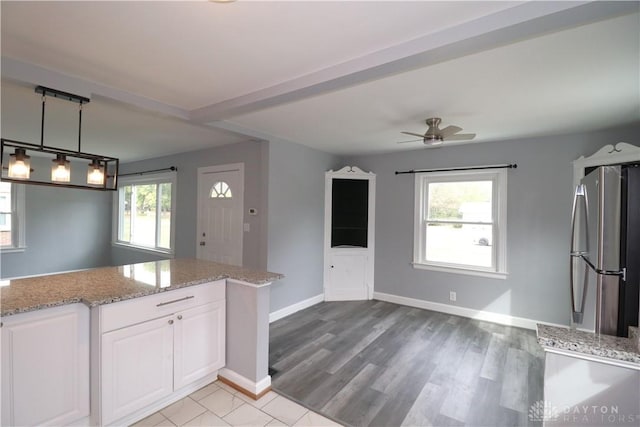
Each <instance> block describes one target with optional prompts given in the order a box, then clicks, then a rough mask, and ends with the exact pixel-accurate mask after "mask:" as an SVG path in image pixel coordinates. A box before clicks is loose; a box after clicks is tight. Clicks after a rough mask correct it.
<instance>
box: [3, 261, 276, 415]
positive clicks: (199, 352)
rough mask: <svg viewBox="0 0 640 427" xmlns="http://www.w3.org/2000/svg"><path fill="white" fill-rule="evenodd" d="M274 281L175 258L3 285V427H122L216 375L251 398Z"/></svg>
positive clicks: (264, 380) (258, 383) (259, 384)
mask: <svg viewBox="0 0 640 427" xmlns="http://www.w3.org/2000/svg"><path fill="white" fill-rule="evenodd" d="M281 277H282V275H280V274H276V273H269V272H266V271H259V270H252V269H246V268H242V267H237V266H232V265H226V264H218V263H213V262H209V261H202V260H195V259H177V260H164V261H157V262H148V263H140V264H132V265H124V266H118V267H105V268H97V269H91V270H84V271H78V272H72V273H62V274H54V275H48V276H39V277H32V278H24V279H16V280H7V281H3V282H2V283H1V284H2V286H1V287H0V316H1V318H2V328H1V329H0V330H1V331H2V425H17V424H19V425H42V424H56V425H65V424H69V423H77V422H78V421H82V420H87V421H90V422H91V424H99V425H106V424H127V423H132V422H134V421H136V420H138V419H141V418H143V417H144V416H146V415H148V414H150V413H152V412H154V411H156V410H157V409H159V408H161V407H163V406H166V405H167V404H169V403H171V402H174V401H177V400H179V399H180V398H182V397H184V396H186V395H187V394H189V393H191V392H193V391H195V390H197V389H198V388H200V387H202V386H204V385H206V384H207V383H209V382H211V381H213V380H215V379H216V377H218V376H219V377H221V378H222V379H223V380H225V381H226V382H228V383H232V385H234V386H236V387H237V388H238V389H240V390H241V391H243V392H244V393H246V394H249V395H251V396H253V397H257V396H259V395H260V394H262V393H264V392H266V391H268V390H269V389H270V384H271V383H270V377H269V375H268V333H269V285H270V284H271V282H272V281H274V280H277V279H279V278H281ZM90 396H91V400H90Z"/></svg>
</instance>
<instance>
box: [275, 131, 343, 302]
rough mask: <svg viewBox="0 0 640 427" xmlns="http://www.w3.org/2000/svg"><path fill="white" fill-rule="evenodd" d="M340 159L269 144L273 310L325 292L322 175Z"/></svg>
mask: <svg viewBox="0 0 640 427" xmlns="http://www.w3.org/2000/svg"><path fill="white" fill-rule="evenodd" d="M340 165H341V162H340V161H339V159H338V157H336V156H333V155H330V154H327V153H324V152H322V151H318V150H314V149H311V148H308V147H305V146H303V145H298V144H293V143H290V142H283V141H271V142H269V242H268V245H269V246H268V264H267V267H268V269H269V270H270V271H274V272H278V273H283V274H284V275H285V278H284V279H282V280H278V281H276V282H274V283H273V285H271V312H272V313H273V312H274V311H277V310H280V309H282V308H284V307H287V306H289V305H292V304H295V303H297V302H300V301H303V300H305V299H308V298H311V297H314V296H317V295H319V294H321V293H323V279H322V275H323V267H322V266H323V262H324V261H323V258H324V255H323V242H324V173H325V172H326V171H327V170H329V169H336V168H338V167H339V166H340Z"/></svg>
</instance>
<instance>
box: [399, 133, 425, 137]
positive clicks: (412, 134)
mask: <svg viewBox="0 0 640 427" xmlns="http://www.w3.org/2000/svg"><path fill="white" fill-rule="evenodd" d="M400 133H404V134H405V135H411V136H417V137H418V138H424V135H423V134H421V133H413V132H400Z"/></svg>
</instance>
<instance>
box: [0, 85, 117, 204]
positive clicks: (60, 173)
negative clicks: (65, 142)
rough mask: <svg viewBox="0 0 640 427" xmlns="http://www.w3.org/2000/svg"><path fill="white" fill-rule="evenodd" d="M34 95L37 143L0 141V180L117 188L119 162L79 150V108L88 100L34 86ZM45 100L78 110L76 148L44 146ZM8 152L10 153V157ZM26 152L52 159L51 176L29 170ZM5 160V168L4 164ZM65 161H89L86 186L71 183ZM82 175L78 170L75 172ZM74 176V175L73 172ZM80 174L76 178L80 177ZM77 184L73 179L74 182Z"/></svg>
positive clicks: (112, 158) (80, 135)
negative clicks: (37, 98) (38, 101)
mask: <svg viewBox="0 0 640 427" xmlns="http://www.w3.org/2000/svg"><path fill="white" fill-rule="evenodd" d="M35 91H36V93H39V94H41V95H42V115H41V121H40V144H32V143H28V142H23V141H16V140H11V139H7V138H0V160H1V165H0V166H1V168H0V172H1V174H0V180H2V181H7V182H12V181H13V182H19V183H24V184H35V185H50V186H56V187H67V188H82V189H89V190H103V191H116V190H117V189H118V166H119V163H120V162H119V160H118V159H117V158H115V157H109V156H103V155H99V154H89V153H85V152H83V151H82V149H81V142H82V106H83V105H84V104H87V103H89V102H90V99H89V98H85V97H83V96H79V95H74V94H72V93H68V92H63V91H60V90H56V89H51V88H47V87H44V86H38V87H36V89H35ZM47 97H54V98H59V99H63V100H65V101H70V102H74V103H77V104H78V105H79V109H78V149H77V150H76V151H74V150H69V149H66V148H56V147H51V146H46V145H45V144H44V136H45V135H44V125H45V120H44V119H45V104H46V102H45V101H46V98H47ZM9 149H13V150H14V153H13V154H10V153H9V152H8V151H9ZM27 151H34V152H37V153H38V154H39V155H42V156H55V159H52V162H53V165H52V166H51V176H50V179H49V176H48V175H47V171H46V170H39V171H38V170H36V171H34V170H33V169H31V162H30V156H28V155H27ZM7 157H8V160H9V161H8V166H5V161H6V159H7ZM68 158H72V159H75V160H78V159H82V160H83V161H89V162H90V164H89V168H88V170H87V184H75V183H74V184H72V183H71V162H70V161H69V160H68ZM79 173H80V174H82V172H81V170H80V171H79ZM74 176H75V173H74ZM81 176H82V175H80V176H79V177H78V178H80V177H81ZM45 177H46V178H45ZM74 181H77V179H74Z"/></svg>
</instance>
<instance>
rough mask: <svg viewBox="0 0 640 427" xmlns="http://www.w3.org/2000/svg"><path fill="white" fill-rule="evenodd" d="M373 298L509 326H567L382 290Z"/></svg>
mask: <svg viewBox="0 0 640 427" xmlns="http://www.w3.org/2000/svg"><path fill="white" fill-rule="evenodd" d="M373 299H377V300H380V301H387V302H392V303H395V304H400V305H407V306H409V307H416V308H424V309H426V310H432V311H439V312H441V313H447V314H455V315H456V316H462V317H469V318H471V319H476V320H484V321H487V322H493V323H499V324H501V325H507V326H517V327H519V328H525V329H533V330H534V331H535V330H536V324H537V323H544V324H546V325H551V326H558V327H566V325H559V324H554V323H549V322H541V321H539V320H534V319H527V318H525V317H516V316H509V315H508V314H500V313H494V312H491V311H482V310H475V309H473V308H466V307H458V306H455V305H449V304H442V303H438V302H432V301H426V300H421V299H416V298H408V297H401V296H398V295H392V294H385V293H382V292H374V293H373Z"/></svg>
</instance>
